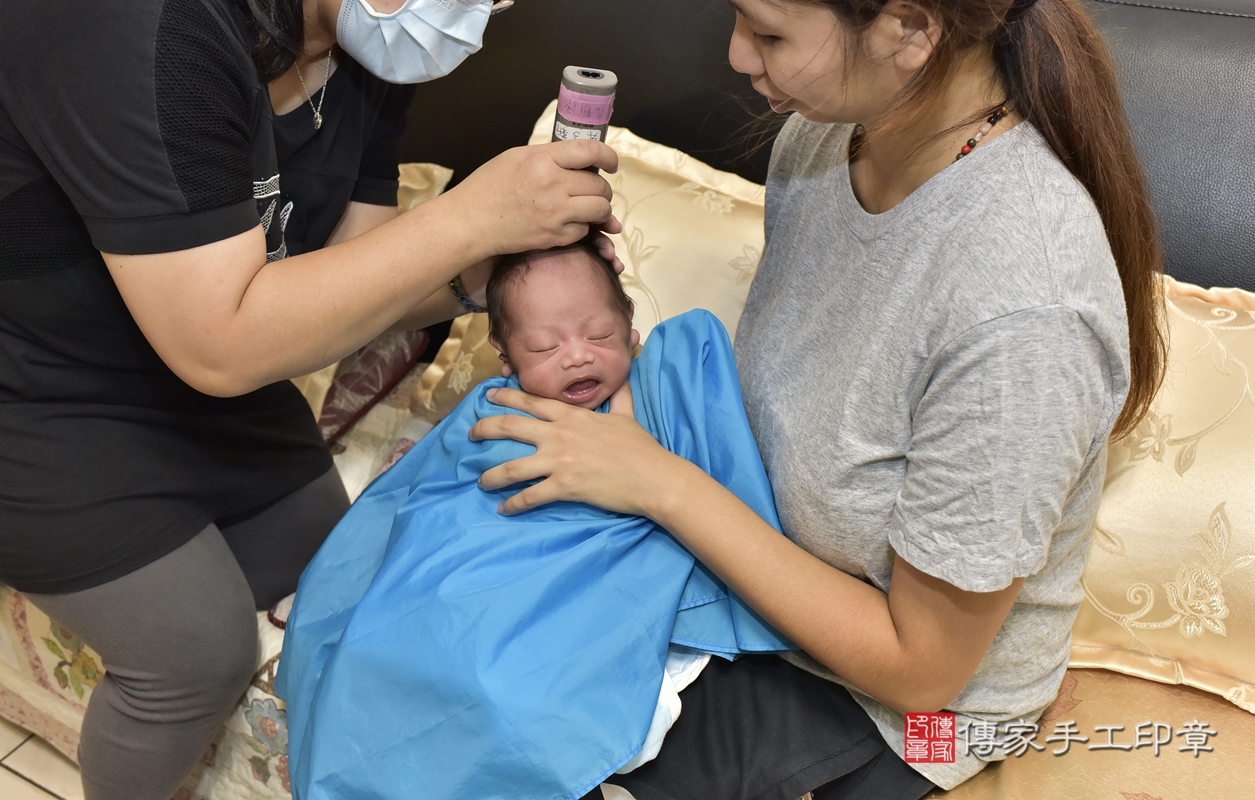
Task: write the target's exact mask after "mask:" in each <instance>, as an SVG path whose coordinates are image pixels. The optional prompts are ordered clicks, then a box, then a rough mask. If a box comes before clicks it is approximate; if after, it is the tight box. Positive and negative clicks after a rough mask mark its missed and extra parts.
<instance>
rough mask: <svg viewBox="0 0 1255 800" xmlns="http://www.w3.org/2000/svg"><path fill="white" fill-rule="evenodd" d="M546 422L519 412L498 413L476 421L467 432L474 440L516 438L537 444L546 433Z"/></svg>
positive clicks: (516, 439)
mask: <svg viewBox="0 0 1255 800" xmlns="http://www.w3.org/2000/svg"><path fill="white" fill-rule="evenodd" d="M543 426H544V423H543V422H541V421H540V420H536V419H532V418H531V417H520V416H518V415H517V414H497V415H495V416H492V417H484V418H483V419H481V420H480V421H479V422H476V423H475V425H474V426H472V427H471V429H470V431H469V432H468V433H467V437H468V438H469V439H470V440H471V441H472V442H483V441H488V440H491V439H514V440H515V441H519V442H525V443H526V444H530V445H535V444H537V439H538V438H539V437H540V436H541V435H543V433H544V430H545V429H544V427H543Z"/></svg>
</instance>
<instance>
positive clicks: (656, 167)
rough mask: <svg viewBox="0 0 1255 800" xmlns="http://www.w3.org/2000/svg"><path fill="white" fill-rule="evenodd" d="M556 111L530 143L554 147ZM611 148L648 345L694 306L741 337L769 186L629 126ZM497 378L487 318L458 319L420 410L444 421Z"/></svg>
mask: <svg viewBox="0 0 1255 800" xmlns="http://www.w3.org/2000/svg"><path fill="white" fill-rule="evenodd" d="M556 108H557V102H556V101H555V102H553V103H551V104H550V105H549V108H548V109H546V110H545V113H544V114H543V115H541V118H540V119H539V120H538V121H537V122H536V127H535V129H534V130H533V132H532V137H531V140H530V142H529V144H540V143H544V142H548V141H549V137H550V133H551V132H552V130H553V117H554V111H555V109H556ZM606 142H607V144H609V145H610V146H611V147H613V148H614V149H615V151H617V152H618V154H619V171H618V172H617V173H615V174H614V175H607V176H606V180H608V181H609V182H610V186H611V187H612V188H613V189H614V201H613V207H614V213H615V216H617V217H618V218H619V220H620V221H621V222H622V223H623V233H622V234H621V235H618V236H614V237H611V238H613V239H614V243H615V247H616V248H617V251H618V253H619V257H620V258H621V259H622V260H623V263H624V265H625V267H626V269H625V271H624V273H623V276H622V280H623V288H624V289H625V290H626V291H627V293H628V296H629V297H631V298H632V301H633V302H634V303H635V304H636V317H635V321H634V327H635V328H636V329H637V330H638V331H640V333H641V338H642V339H644V338H645V337H647V336H648V335H649V332H650V331H651V330H653V328H654V326H655V325H657V324H658V323H659V322H661V321H662V320H664V319H668V318H670V317H673V316H675V315H677V314H681V313H683V312H685V311H689V310H690V309H694V308H704V309H707V310H708V311H710V312H711V313H713V314H714V315H715V316H717V317H719V319H720V320H721V321H722V322H723V324H724V326H725V327H727V329H728V333H729V334H730V335H732V336H733V337H735V336H736V326H737V322H738V321H739V319H740V317H741V309H742V308H743V307H744V306H745V298H746V295H747V294H748V293H749V287H750V281H752V280H753V279H754V273H755V272H756V271H757V269H758V261H759V258H760V257H761V256H762V251H763V196H764V189H763V187H762V186H760V185H758V184H756V183H753V182H752V181H748V180H745V179H744V178H742V177H740V176H739V175H734V174H732V173H729V172H721V171H719V170H717V169H715V168H713V167H711V166H708V165H706V164H703V163H702V162H700V161H697V160H695V159H693V158H691V157H689V156H688V155H686V154H685V153H682V152H680V151H679V150H676V149H674V148H671V147H665V146H663V145H660V144H657V143H655V142H650V141H647V140H645V139H642V138H640V137H639V136H637V135H636V134H634V133H632V132H631V131H629V130H627V129H625V128H616V127H611V128H610V132H609V134H608V135H607V137H606ZM500 374H501V364H500V361H499V360H498V359H497V351H496V350H494V349H493V347H492V345H491V344H489V343H488V319H487V316H486V315H483V314H473V315H472V314H468V315H466V316H464V317H461V318H459V319H457V320H455V321H454V323H453V330H452V332H451V333H450V336H449V339H448V341H446V342H445V345H444V347H442V348H441V349H440V353H439V354H438V355H437V356H436V361H435V362H434V363H433V364H432V365H431V367H429V368H428V370H427V372H426V373H425V374H424V375H423V380H422V383H421V384H420V385H419V388H418V391H417V393H416V395H415V401H414V408H413V411H414V413H416V414H419V415H421V416H424V417H425V418H427V419H430V420H432V421H435V420H439V419H441V418H443V417H444V415H445V414H447V413H448V412H449V411H451V410H452V409H453V406H455V405H457V403H458V401H459V400H461V399H462V397H464V396H465V395H466V393H467V392H468V391H469V390H470V389H471V387H473V386H475V385H476V384H478V383H480V382H481V381H483V380H486V379H487V378H490V377H492V376H494V375H500Z"/></svg>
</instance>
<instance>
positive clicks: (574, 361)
mask: <svg viewBox="0 0 1255 800" xmlns="http://www.w3.org/2000/svg"><path fill="white" fill-rule="evenodd" d="M589 259H590V257H589V256H588V254H586V253H582V252H579V251H566V252H557V253H554V254H552V255H539V256H536V257H535V258H534V260H533V262H532V264H531V266H530V267H529V269H528V270H527V272H526V273H524V274H523V275H522V276H521V277H520V278H519V279H517V280H515V282H514V283H513V285H511V286H510V294H509V297H508V299H507V300H506V305H507V307H508V310H509V317H510V325H509V331H510V332H509V334H508V336H507V337H506V339H505V341H504V342H495V341H494V342H493V345H494V346H496V347H497V349H498V350H500V351H502V354H503V355H504V356H505V358H506V359H507V360H508V361H509V363H510V365H511V366H512V367H513V368H514V372H515V374H516V375H517V376H518V379H519V384H520V385H521V386H522V387H523V389H524V391H527V392H530V393H532V394H535V395H540V396H541V397H549V398H553V399H554V400H561V401H562V402H564V403H570V404H571V405H573V406H579V407H580V408H587V409H594V408H597V407H598V406H600V405H601V404H602V403H604V402H605V401H606V400H607V399H609V397H610V395H612V394H614V392H615V390H616V389H618V388H619V387H620V386H622V385H623V383H624V382H625V381H626V380H627V377H628V372H629V370H630V369H631V367H632V349H633V348H634V347H636V344H637V342H638V341H640V335H639V334H638V333H637V332H636V331H635V330H632V329H631V327H630V326H629V324H628V321H627V320H625V319H624V318H623V315H622V314H621V313H620V312H619V311H618V309H616V308H615V307H614V305H613V304H612V300H611V298H610V288H609V287H608V286H606V285H605V282H604V280H602V278H601V277H599V276H598V275H596V274H594V272H593V269H594V268H595V267H594V266H593V265H591V264H589Z"/></svg>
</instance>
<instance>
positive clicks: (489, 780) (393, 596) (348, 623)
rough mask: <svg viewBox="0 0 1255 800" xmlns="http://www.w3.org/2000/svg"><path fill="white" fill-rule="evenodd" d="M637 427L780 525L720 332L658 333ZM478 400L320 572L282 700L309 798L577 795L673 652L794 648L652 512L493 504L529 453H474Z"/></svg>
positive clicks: (644, 376) (642, 366) (363, 505)
mask: <svg viewBox="0 0 1255 800" xmlns="http://www.w3.org/2000/svg"><path fill="white" fill-rule="evenodd" d="M630 381H631V386H632V399H633V402H634V404H635V413H636V418H637V420H638V421H639V422H640V423H641V425H643V426H644V427H645V428H646V429H647V430H648V431H649V432H650V433H651V434H652V435H653V436H654V437H655V438H656V439H657V440H658V441H659V442H660V443H661V444H662V445H663V446H664V447H666V448H667V449H668V450H670V451H671V452H673V453H676V454H678V455H680V456H683V457H684V458H686V459H688V460H689V461H692V462H693V463H695V464H697V465H698V466H700V467H701V468H702V469H703V470H705V471H706V472H707V473H709V474H710V475H712V476H713V477H714V478H715V479H716V480H718V481H719V482H720V483H721V484H723V485H724V486H726V487H727V488H728V489H730V490H731V491H732V492H733V493H735V494H736V495H737V496H738V497H740V498H741V500H743V501H744V502H745V503H747V504H748V505H749V506H750V507H751V508H752V509H754V511H756V512H757V513H758V514H760V515H761V516H762V517H763V518H764V519H766V520H767V521H768V522H770V523H771V524H772V525H773V526H775V527H776V529H777V530H779V528H780V526H779V522H778V520H777V517H776V512H775V506H774V503H773V501H772V495H771V488H770V486H769V484H768V482H767V476H766V474H765V472H764V470H763V466H762V461H761V459H760V458H759V454H758V448H757V446H756V445H755V443H754V439H753V437H752V436H751V434H750V429H749V424H748V422H747V421H746V419H745V412H744V409H743V406H742V401H741V388H740V384H739V382H738V379H737V374H736V365H735V362H734V360H733V356H732V348H731V344H730V342H729V341H728V335H727V332H726V331H725V330H724V328H723V325H722V324H721V323H720V322H719V321H718V320H717V319H716V318H715V317H714V316H713V315H711V314H709V313H708V312H705V311H693V312H689V313H687V314H684V315H682V316H679V317H676V318H673V319H671V320H668V321H666V322H664V323H662V324H661V325H659V326H658V327H656V328H655V329H654V330H653V332H652V334H651V335H650V337H649V340H648V342H647V343H646V344H645V347H644V350H643V352H642V353H641V355H640V357H639V358H637V359H636V360H635V362H634V363H633V365H632V372H631V377H630ZM494 386H517V382H516V381H515V380H514V379H510V380H508V381H507V380H506V379H501V378H498V379H493V380H490V381H487V382H485V383H484V384H482V385H481V386H479V387H478V388H476V389H475V390H474V391H473V392H472V393H471V395H470V396H468V397H467V398H466V399H465V400H463V401H462V403H461V404H459V405H458V407H457V408H456V409H454V411H453V413H451V414H450V415H449V417H448V418H446V419H445V420H444V421H443V422H441V423H440V425H439V426H437V427H436V428H435V429H434V430H432V431H431V432H430V433H429V434H428V435H427V436H426V437H424V438H423V440H422V441H420V442H419V443H418V444H417V445H416V446H415V447H414V448H413V449H412V450H411V451H410V452H409V453H408V454H407V455H406V456H405V457H404V458H403V459H402V460H401V461H400V462H398V463H397V464H396V465H395V466H394V467H392V469H391V470H389V471H388V472H386V473H385V474H384V475H382V476H381V477H380V478H379V479H378V480H376V481H375V482H374V483H373V484H371V486H370V487H369V488H367V490H366V491H365V492H364V493H363V494H362V496H361V497H360V498H359V499H358V500H357V502H356V503H355V504H354V505H353V507H352V508H351V509H350V510H349V512H348V514H347V515H346V516H345V517H344V519H343V521H342V522H341V523H340V524H339V525H338V526H337V527H336V529H335V530H334V531H332V533H331V536H330V538H329V539H328V540H327V542H326V544H324V545H323V547H322V549H321V550H320V551H319V552H318V555H317V557H315V559H314V560H313V562H312V563H311V564H310V565H309V567H308V568H307V569H306V570H305V573H304V575H303V576H302V577H301V582H300V588H299V589H298V591H297V595H296V602H295V605H294V607H293V609H292V613H291V616H290V617H289V619H288V626H287V634H286V641H285V642H284V647H283V657H282V659H281V661H280V665H279V675H278V691H279V694H280V696H282V697H283V698H285V699H286V701H287V703H288V725H289V740H288V741H289V754H290V755H289V759H290V761H289V769H290V772H291V778H292V789H293V794H294V796H295V797H296V798H298V800H331V799H332V798H335V799H336V800H367V799H368V798H370V799H371V800H375V799H378V800H384V799H385V798H388V799H394V798H397V799H399V798H407V800H408V799H411V798H412V799H420V798H431V799H432V800H452V799H453V798H465V799H466V800H482V799H483V798H511V800H514V799H516V798H529V800H542V799H544V798H553V800H568V799H569V798H578V797H580V796H581V795H583V794H584V793H585V792H587V791H589V790H591V789H592V788H593V787H594V786H596V785H597V784H598V783H599V782H601V781H602V780H603V779H604V778H606V777H607V776H609V775H610V774H612V773H613V772H614V771H615V770H616V769H618V768H619V767H620V766H621V765H623V764H624V763H625V762H627V761H628V760H629V759H631V758H632V757H633V756H634V755H635V754H636V753H637V752H638V751H639V750H640V749H641V746H642V743H643V742H644V739H645V735H646V733H647V731H648V730H649V725H650V720H651V719H652V717H653V712H654V708H655V705H656V703H657V701H658V693H659V689H660V686H661V682H662V677H663V665H664V663H665V661H666V656H667V649H668V645H669V644H670V643H676V644H680V645H684V646H687V647H691V648H694V649H696V650H701V651H704V652H709V653H713V654H716V655H719V656H722V657H725V658H735V657H736V656H737V655H739V654H741V653H745V652H765V651H779V650H785V649H789V648H791V647H792V645H791V644H789V643H788V641H787V640H785V639H784V638H783V637H782V636H780V634H778V633H777V632H776V631H775V630H774V629H772V628H771V626H770V625H768V624H767V623H765V622H764V621H763V620H762V619H760V618H759V617H758V615H757V614H755V613H754V612H753V611H752V610H751V609H750V608H749V607H748V606H746V605H744V604H743V603H742V602H741V601H740V600H739V599H737V598H736V597H735V596H734V595H731V594H730V593H729V592H728V591H727V589H726V587H725V586H724V585H723V584H722V583H721V582H720V581H719V580H718V579H717V578H715V577H714V575H712V574H711V573H710V572H709V571H708V570H707V569H706V568H705V567H703V566H702V565H701V564H699V563H696V562H695V561H694V559H693V556H692V555H690V554H689V553H688V551H687V550H685V549H684V548H683V547H682V546H681V545H680V544H679V543H678V542H677V541H676V540H675V539H674V538H672V537H671V535H670V534H668V533H667V532H666V531H664V530H663V529H662V528H660V527H659V526H657V525H655V524H654V523H652V522H651V521H649V520H648V519H644V518H641V517H632V516H624V515H619V514H613V513H610V512H607V511H602V510H601V509H597V508H593V507H591V506H587V505H583V504H577V503H555V504H552V505H549V506H546V507H543V508H538V509H535V510H533V511H530V512H526V513H524V514H520V515H518V516H515V517H508V518H507V517H502V516H500V515H499V514H497V511H496V508H497V504H498V503H500V502H501V501H502V500H504V499H505V498H506V497H508V496H509V495H510V494H511V493H512V491H514V489H511V490H507V491H501V492H485V491H483V490H481V489H479V488H478V487H477V485H476V479H477V478H478V477H479V476H480V474H481V473H482V472H483V471H484V470H486V469H489V468H491V467H494V466H496V465H498V464H501V463H503V462H505V461H508V460H510V459H514V458H519V457H522V456H525V455H528V454H529V453H531V452H534V448H532V447H531V446H530V445H526V444H522V443H519V442H514V441H494V442H482V443H476V442H471V441H470V440H469V439H468V438H467V431H468V430H469V429H470V428H471V426H473V425H474V424H475V422H476V421H478V420H479V419H481V418H483V417H485V416H491V415H496V414H502V413H517V412H513V411H510V410H508V409H504V408H502V407H500V406H494V405H492V404H491V403H489V402H488V400H487V399H486V398H485V392H486V391H487V390H488V389H490V388H492V387H494Z"/></svg>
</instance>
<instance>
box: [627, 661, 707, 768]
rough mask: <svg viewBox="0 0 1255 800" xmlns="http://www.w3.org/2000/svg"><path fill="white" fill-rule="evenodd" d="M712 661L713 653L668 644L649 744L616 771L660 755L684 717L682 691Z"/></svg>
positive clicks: (647, 737) (651, 759) (647, 738)
mask: <svg viewBox="0 0 1255 800" xmlns="http://www.w3.org/2000/svg"><path fill="white" fill-rule="evenodd" d="M709 662H710V653H699V652H697V651H696V650H690V649H689V648H687V647H681V646H679V645H671V647H669V648H667V663H666V665H665V666H664V667H663V670H664V671H663V676H662V688H661V689H660V690H659V691H658V705H657V706H655V707H654V718H653V720H652V721H651V722H650V723H649V733H647V734H645V744H644V745H643V746H642V747H641V751H640V752H639V753H637V754H636V755H635V756H633V758H632V760H631V761H628V762H627V763H626V764H624V765H623V766H622V767H620V768H619V771H618V772H617V773H616V774H618V775H623V774H624V773H628V772H631V771H632V770H634V769H636V768H637V767H639V766H640V765H641V764H644V763H645V762H647V761H653V760H654V759H655V758H656V757H657V756H658V751H659V750H660V749H661V748H662V740H663V738H664V737H666V735H667V731H669V730H671V726H672V725H674V724H675V721H676V720H677V719H679V717H680V692H682V691H684V690H685V689H686V688H688V685H689V684H690V683H692V682H693V681H695V680H697V676H698V675H701V674H702V670H703V669H705V668H706V664H708V663H709Z"/></svg>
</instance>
